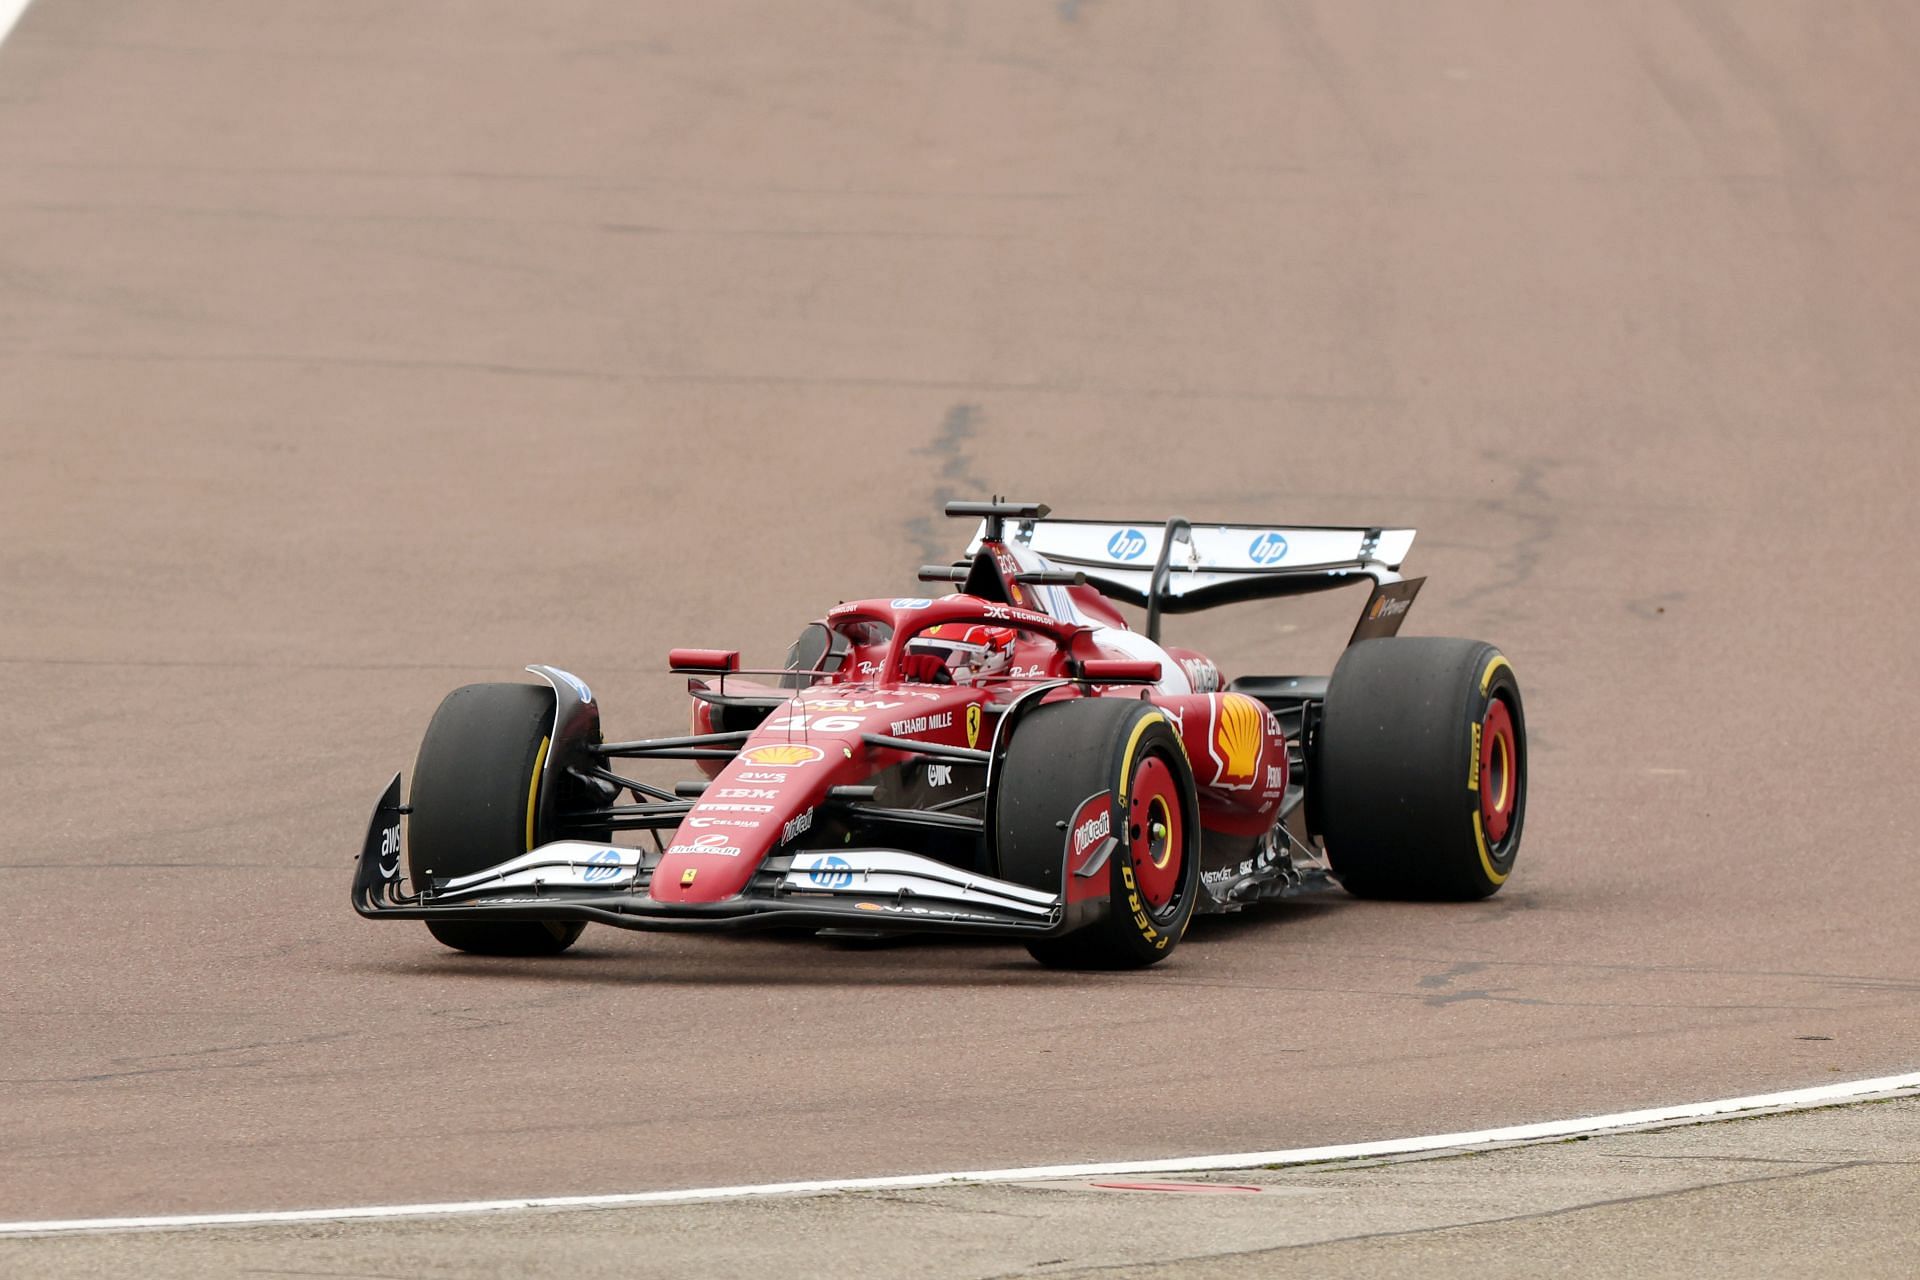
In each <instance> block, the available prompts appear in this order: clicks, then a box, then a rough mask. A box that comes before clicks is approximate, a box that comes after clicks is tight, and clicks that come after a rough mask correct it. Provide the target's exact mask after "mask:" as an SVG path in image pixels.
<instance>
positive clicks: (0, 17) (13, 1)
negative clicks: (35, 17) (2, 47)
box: [0, 0, 33, 44]
mask: <svg viewBox="0 0 1920 1280" xmlns="http://www.w3.org/2000/svg"><path fill="white" fill-rule="evenodd" d="M32 3H33V0H0V44H5V43H6V39H7V35H8V33H10V32H11V31H12V30H13V24H14V23H16V22H18V21H20V15H21V14H23V13H25V12H26V11H27V6H28V5H29V4H32Z"/></svg>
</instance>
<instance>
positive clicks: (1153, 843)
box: [1127, 756, 1186, 907]
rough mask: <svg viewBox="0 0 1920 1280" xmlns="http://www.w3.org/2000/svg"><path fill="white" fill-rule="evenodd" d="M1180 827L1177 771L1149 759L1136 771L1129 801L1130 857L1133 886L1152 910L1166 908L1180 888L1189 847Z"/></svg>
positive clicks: (1152, 758)
mask: <svg viewBox="0 0 1920 1280" xmlns="http://www.w3.org/2000/svg"><path fill="white" fill-rule="evenodd" d="M1182 836H1183V832H1182V830H1181V826H1180V790H1179V788H1178V787H1177V786H1175V785H1174V780H1173V770H1171V769H1169V768H1168V767H1167V763H1166V761H1164V760H1162V759H1161V758H1160V757H1159V756H1148V757H1146V758H1145V759H1143V760H1142V761H1141V762H1140V764H1139V766H1138V767H1137V768H1136V769H1134V771H1133V785H1132V786H1131V787H1130V788H1129V789H1128V801H1127V857H1128V858H1129V859H1131V860H1132V862H1133V882H1134V884H1135V885H1137V886H1138V887H1139V889H1140V896H1141V897H1143V898H1145V899H1146V900H1147V905H1148V906H1150V907H1164V906H1166V905H1167V904H1168V903H1169V902H1171V901H1173V895H1174V894H1175V893H1176V892H1177V891H1178V890H1179V888H1180V860H1181V856H1182V851H1183V850H1184V849H1185V847H1186V846H1185V844H1184V843H1183V840H1182Z"/></svg>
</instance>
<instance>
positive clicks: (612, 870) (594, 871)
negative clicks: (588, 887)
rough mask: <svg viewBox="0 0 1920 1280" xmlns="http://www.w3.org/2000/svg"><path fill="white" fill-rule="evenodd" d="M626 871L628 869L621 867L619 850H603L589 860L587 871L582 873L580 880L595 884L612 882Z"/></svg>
mask: <svg viewBox="0 0 1920 1280" xmlns="http://www.w3.org/2000/svg"><path fill="white" fill-rule="evenodd" d="M624 870H626V868H625V867H624V866H622V865H621V862H620V851H619V850H618V849H602V850H601V851H600V852H598V853H596V854H594V855H593V856H592V857H591V858H588V859H587V869H586V870H585V871H582V872H581V873H580V878H581V879H582V880H584V881H586V882H587V883H588V884H593V883H595V882H596V881H600V880H611V879H613V878H614V877H615V876H617V875H619V874H620V873H621V872H622V871H624Z"/></svg>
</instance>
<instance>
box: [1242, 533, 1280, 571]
mask: <svg viewBox="0 0 1920 1280" xmlns="http://www.w3.org/2000/svg"><path fill="white" fill-rule="evenodd" d="M1286 554H1287V540H1286V539H1285V538H1283V537H1281V536H1280V535H1279V534H1277V533H1263V534H1261V535H1260V536H1259V537H1257V538H1255V539H1254V540H1253V541H1252V542H1251V543H1249V544H1248V545H1247V558H1248V559H1249V560H1251V561H1253V562H1254V563H1255V564H1278V563H1280V561H1281V560H1282V559H1284V558H1285V557H1286Z"/></svg>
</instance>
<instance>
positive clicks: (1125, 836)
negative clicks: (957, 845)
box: [993, 697, 1200, 969]
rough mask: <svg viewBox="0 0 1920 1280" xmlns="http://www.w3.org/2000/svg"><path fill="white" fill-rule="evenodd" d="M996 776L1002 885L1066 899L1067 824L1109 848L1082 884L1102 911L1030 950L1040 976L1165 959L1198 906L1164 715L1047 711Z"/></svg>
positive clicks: (1189, 778) (1070, 839)
mask: <svg viewBox="0 0 1920 1280" xmlns="http://www.w3.org/2000/svg"><path fill="white" fill-rule="evenodd" d="M995 773H996V776H997V778H998V779H999V785H998V792H997V795H996V798H995V803H994V808H993V813H994V817H993V822H994V829H995V832H996V835H997V845H998V849H999V860H1000V874H1001V875H1002V876H1004V877H1005V878H1006V879H1008V880H1012V881H1014V882H1015V883H1018V884H1024V885H1030V886H1032V887H1033V888H1036V889H1045V890H1047V891H1048V892H1050V893H1061V892H1063V891H1064V890H1065V889H1066V888H1068V887H1069V886H1064V885H1063V879H1064V878H1066V877H1067V875H1068V872H1067V862H1068V858H1069V856H1070V854H1073V853H1074V852H1075V850H1074V841H1075V822H1076V820H1077V821H1078V822H1080V823H1081V825H1083V826H1090V827H1091V829H1092V830H1095V831H1101V832H1102V837H1101V838H1111V839H1112V840H1114V841H1115V842H1116V843H1115V846H1114V848H1113V849H1112V850H1111V852H1110V853H1109V854H1108V856H1107V861H1106V865H1105V866H1104V867H1102V868H1101V869H1100V870H1099V871H1098V872H1097V873H1096V874H1095V875H1094V876H1093V877H1091V879H1092V880H1093V881H1094V883H1095V884H1096V885H1097V886H1098V887H1097V890H1096V893H1097V894H1104V895H1105V898H1106V901H1105V903H1104V904H1103V905H1104V910H1100V911H1099V912H1098V913H1097V916H1096V918H1095V919H1094V920H1093V921H1092V922H1091V923H1089V924H1086V925H1083V926H1082V927H1080V928H1078V929H1076V930H1074V931H1073V932H1072V933H1068V934H1065V935H1064V936H1061V937H1057V938H1047V939H1045V940H1043V941H1040V942H1035V943H1032V944H1030V945H1029V946H1028V948H1027V950H1028V951H1030V952H1031V953H1032V954H1033V958H1034V959H1035V960H1038V961H1039V962H1040V963H1041V964H1043V965H1046V966H1047V967H1048V968H1050V969H1139V968H1144V967H1146V966H1147V965H1151V964H1158V963H1159V962H1160V961H1162V960H1164V959H1166V958H1167V957H1168V956H1169V955H1171V954H1173V949H1174V947H1175V946H1177V945H1178V944H1179V942H1180V939H1181V937H1182V935H1184V934H1185V933H1186V930H1187V922H1188V921H1189V920H1190V919H1191V918H1192V916H1193V908H1194V903H1195V901H1196V900H1197V898H1198V896H1199V890H1200V821H1199V801H1198V798H1197V797H1196V795H1195V792H1194V785H1193V770H1192V767H1191V766H1190V765H1189V764H1188V763H1187V756H1186V752H1185V751H1184V750H1183V749H1182V747H1181V745H1180V739H1179V736H1178V735H1177V734H1176V733H1175V732H1174V730H1173V726H1172V725H1171V724H1169V723H1168V722H1167V718H1166V716H1165V715H1163V714H1162V713H1161V712H1160V711H1159V710H1158V709H1157V708H1156V707H1154V706H1153V705H1152V704H1151V703H1147V702H1141V701H1137V700H1135V699H1131V698H1119V697H1106V698H1085V699H1078V700H1075V701H1070V702H1055V703H1049V704H1047V705H1046V706H1043V707H1039V708H1036V709H1035V710H1034V711H1032V712H1031V713H1029V714H1028V715H1026V716H1024V717H1023V718H1021V719H1020V721H1019V722H1018V723H1017V724H1015V726H1014V731H1013V733H1012V735H1011V738H1010V741H1009V745H1008V747H1007V752H1006V757H1005V758H1004V759H1003V760H1001V761H1000V762H999V764H998V766H997V768H996V770H995ZM1103 819H1104V821H1103ZM1096 847H1097V846H1096ZM1088 856H1089V857H1091V856H1092V855H1088ZM1083 883H1084V881H1083ZM1068 909H1069V912H1070V913H1071V912H1072V911H1073V910H1074V908H1073V906H1072V905H1071V904H1070V905H1069V908H1068ZM1070 918H1071V916H1070Z"/></svg>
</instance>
